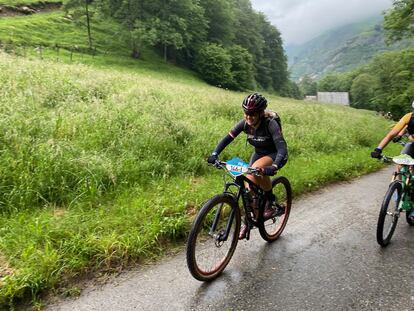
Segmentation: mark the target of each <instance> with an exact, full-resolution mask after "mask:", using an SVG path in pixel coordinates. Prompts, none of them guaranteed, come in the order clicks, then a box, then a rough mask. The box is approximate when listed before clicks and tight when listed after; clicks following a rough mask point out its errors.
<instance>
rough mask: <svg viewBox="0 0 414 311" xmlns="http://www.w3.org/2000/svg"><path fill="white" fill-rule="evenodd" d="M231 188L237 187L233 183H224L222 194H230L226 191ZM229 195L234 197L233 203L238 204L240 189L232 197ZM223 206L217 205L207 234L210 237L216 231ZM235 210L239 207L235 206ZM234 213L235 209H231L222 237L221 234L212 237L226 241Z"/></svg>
mask: <svg viewBox="0 0 414 311" xmlns="http://www.w3.org/2000/svg"><path fill="white" fill-rule="evenodd" d="M231 186H237V184H234V183H225V186H224V192H223V193H230V192H229V191H228V190H229V188H230V187H231ZM230 194H231V195H233V196H234V197H235V202H238V197H239V196H240V188H239V191H238V192H237V194H236V195H234V194H232V193H230ZM223 204H224V203H221V204H220V205H219V207H218V208H217V211H216V214H215V215H214V220H213V224H212V225H211V228H210V232H209V235H211V236H214V232H215V231H216V228H217V224H218V222H219V220H220V216H221V212H222V211H221V210H222V208H223ZM236 208H239V207H238V206H237V207H236ZM235 213H236V211H235V208H234V207H232V208H231V211H230V216H229V219H228V220H227V224H226V230H225V232H224V235H222V232H219V236H214V237H215V238H218V239H219V241H226V240H227V238H228V237H229V234H230V229H231V226H232V224H233V220H234V215H235Z"/></svg>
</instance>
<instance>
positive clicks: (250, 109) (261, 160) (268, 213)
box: [207, 93, 288, 240]
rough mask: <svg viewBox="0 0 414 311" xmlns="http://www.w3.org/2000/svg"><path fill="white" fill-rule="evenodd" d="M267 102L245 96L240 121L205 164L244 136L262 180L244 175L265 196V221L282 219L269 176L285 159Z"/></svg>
mask: <svg viewBox="0 0 414 311" xmlns="http://www.w3.org/2000/svg"><path fill="white" fill-rule="evenodd" d="M266 107H267V100H266V98H264V97H263V96H262V95H260V94H258V93H254V94H250V95H248V96H247V97H246V98H245V99H244V100H243V102H242V108H243V111H244V119H242V120H241V121H239V122H238V123H237V124H236V125H235V126H234V128H233V129H232V130H231V131H230V132H229V133H228V134H227V135H226V136H225V137H224V138H223V139H222V140H221V141H220V142H219V143H218V145H217V147H216V149H215V150H214V151H213V152H212V154H211V155H210V156H209V157H208V159H207V162H208V163H211V164H214V163H215V161H216V160H217V159H218V156H219V154H220V153H221V152H222V151H223V150H224V148H226V147H227V145H228V144H230V143H231V142H232V141H233V140H234V139H235V138H236V137H237V136H238V135H239V134H240V133H241V132H245V133H246V134H247V141H248V142H249V143H250V144H251V145H252V146H253V147H254V148H255V150H254V152H253V154H252V156H251V158H250V166H252V167H255V168H258V169H260V171H261V173H262V176H255V175H248V178H249V179H250V180H251V181H253V182H254V183H256V184H258V185H259V186H260V187H261V188H262V189H263V190H264V191H265V193H266V198H267V203H266V207H265V211H264V217H265V218H266V219H269V218H272V217H276V216H280V215H283V213H284V210H283V208H282V207H280V206H278V205H277V206H276V208H274V207H273V206H274V202H275V195H274V194H273V193H272V182H271V180H270V177H269V176H273V175H275V174H276V172H277V170H279V169H280V168H282V166H283V165H285V164H286V162H287V159H288V152H287V145H286V141H285V139H284V138H283V135H282V131H281V128H280V126H279V124H278V122H277V121H276V120H275V119H274V118H272V117H271V116H270V115H269V114H268V113H267V112H265V109H266ZM246 233H247V226H246V224H244V225H243V226H242V228H241V229H240V234H239V239H240V240H241V239H244V238H245V237H246Z"/></svg>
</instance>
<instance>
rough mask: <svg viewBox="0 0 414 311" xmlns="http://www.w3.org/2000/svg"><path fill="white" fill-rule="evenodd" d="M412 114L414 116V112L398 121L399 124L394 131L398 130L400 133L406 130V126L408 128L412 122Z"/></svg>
mask: <svg viewBox="0 0 414 311" xmlns="http://www.w3.org/2000/svg"><path fill="white" fill-rule="evenodd" d="M412 114H413V113H412V112H409V113H407V114H405V115H404V116H403V117H402V118H401V119H400V121H398V123H397V124H396V125H394V127H393V128H392V130H397V131H398V132H400V131H401V130H402V129H403V128H404V126H406V125H407V124H408V123H409V122H410V119H411V116H412Z"/></svg>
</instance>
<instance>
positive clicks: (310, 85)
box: [299, 75, 318, 96]
mask: <svg viewBox="0 0 414 311" xmlns="http://www.w3.org/2000/svg"><path fill="white" fill-rule="evenodd" d="M299 88H300V91H301V92H302V93H303V94H305V95H313V96H316V93H317V91H318V83H317V82H316V81H315V80H314V79H312V78H311V77H310V76H308V75H305V76H304V77H302V79H301V80H300V82H299Z"/></svg>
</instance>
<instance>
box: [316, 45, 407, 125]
mask: <svg viewBox="0 0 414 311" xmlns="http://www.w3.org/2000/svg"><path fill="white" fill-rule="evenodd" d="M413 72H414V49H413V48H409V49H406V50H402V51H394V52H387V53H383V54H380V55H378V56H377V57H375V58H374V59H373V60H372V61H371V62H370V63H368V64H367V65H366V66H364V67H360V68H358V69H356V70H355V71H352V72H349V73H344V74H331V75H328V76H326V77H325V78H323V79H322V80H320V81H319V84H318V90H319V91H347V92H350V93H351V105H352V106H354V107H356V108H363V109H371V110H376V111H387V112H388V111H389V112H391V113H392V115H393V117H394V118H395V119H398V118H400V117H401V116H402V115H404V114H405V113H406V112H407V111H408V110H410V109H411V106H410V103H411V102H412V100H413V98H414V75H413Z"/></svg>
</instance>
